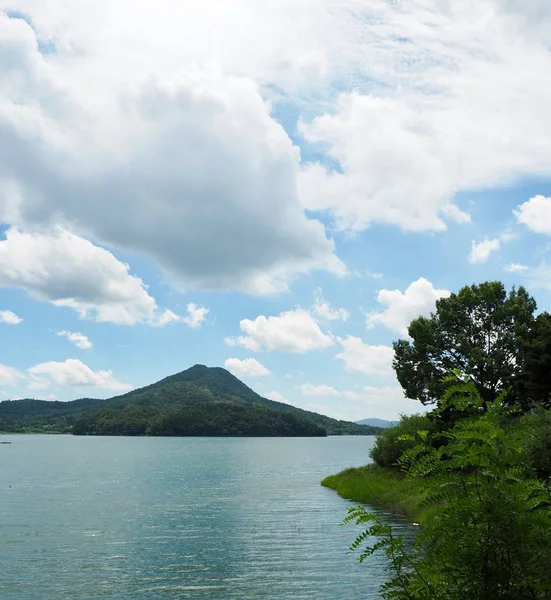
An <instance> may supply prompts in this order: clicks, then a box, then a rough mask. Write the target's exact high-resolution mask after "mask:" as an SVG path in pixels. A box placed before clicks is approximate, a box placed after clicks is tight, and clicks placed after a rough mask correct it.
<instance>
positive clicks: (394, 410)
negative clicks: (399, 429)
mask: <svg viewBox="0 0 551 600" xmlns="http://www.w3.org/2000/svg"><path fill="white" fill-rule="evenodd" d="M344 396H345V397H346V398H347V399H349V400H351V401H352V402H351V403H350V404H347V405H346V406H343V407H342V408H341V412H340V413H339V416H340V418H342V419H349V420H352V421H359V420H360V419H366V418H379V419H389V420H394V419H397V418H398V417H399V416H400V414H402V413H403V414H412V413H420V412H425V411H426V410H427V409H426V408H425V407H423V405H422V404H421V403H420V402H419V401H418V400H410V399H409V398H405V397H404V392H403V390H402V388H401V387H400V386H399V385H388V386H381V387H377V386H365V387H363V388H362V389H361V390H359V391H346V392H344Z"/></svg>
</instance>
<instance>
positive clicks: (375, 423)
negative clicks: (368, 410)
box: [356, 418, 398, 429]
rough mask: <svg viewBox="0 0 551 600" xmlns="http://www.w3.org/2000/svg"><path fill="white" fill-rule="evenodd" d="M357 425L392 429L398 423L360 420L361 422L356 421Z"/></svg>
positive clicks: (380, 420)
mask: <svg viewBox="0 0 551 600" xmlns="http://www.w3.org/2000/svg"><path fill="white" fill-rule="evenodd" d="M356 423H358V425H371V426H372V427H381V428H382V429H388V428H389V427H394V425H398V421H387V420H386V419H376V418H372V419H362V420H361V421H356Z"/></svg>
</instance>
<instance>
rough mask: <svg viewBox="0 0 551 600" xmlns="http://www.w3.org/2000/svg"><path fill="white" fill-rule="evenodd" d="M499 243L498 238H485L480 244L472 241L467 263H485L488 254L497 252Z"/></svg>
mask: <svg viewBox="0 0 551 600" xmlns="http://www.w3.org/2000/svg"><path fill="white" fill-rule="evenodd" d="M499 247H500V242H499V239H498V238H494V239H492V240H490V239H488V238H486V239H485V240H483V241H482V242H475V241H474V240H473V242H472V247H471V252H470V254H469V262H470V263H472V264H479V263H485V262H486V261H487V260H488V258H489V257H490V254H491V253H492V252H495V251H496V250H499Z"/></svg>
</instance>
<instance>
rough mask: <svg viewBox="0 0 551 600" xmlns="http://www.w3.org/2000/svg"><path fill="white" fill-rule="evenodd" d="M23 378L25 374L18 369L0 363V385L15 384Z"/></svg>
mask: <svg viewBox="0 0 551 600" xmlns="http://www.w3.org/2000/svg"><path fill="white" fill-rule="evenodd" d="M21 378H23V375H22V374H21V373H20V372H19V371H18V370H17V369H14V368H13V367H7V366H6V365H0V385H13V384H14V383H16V381H17V380H18V379H21Z"/></svg>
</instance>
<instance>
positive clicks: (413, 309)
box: [366, 277, 450, 335]
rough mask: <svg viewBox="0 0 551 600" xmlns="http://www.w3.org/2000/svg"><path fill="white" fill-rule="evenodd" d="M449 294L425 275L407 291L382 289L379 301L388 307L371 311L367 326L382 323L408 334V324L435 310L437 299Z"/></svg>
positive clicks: (402, 333)
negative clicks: (435, 285) (436, 286)
mask: <svg viewBox="0 0 551 600" xmlns="http://www.w3.org/2000/svg"><path fill="white" fill-rule="evenodd" d="M449 295H450V292H449V291H448V290H441V289H437V288H435V287H434V285H433V284H432V283H431V282H430V281H428V280H427V279H425V278H424V277H420V278H419V279H417V281H414V282H412V283H411V284H410V285H409V286H408V287H407V289H406V291H405V292H401V291H400V290H386V289H383V290H380V292H379V293H378V294H377V301H378V302H379V303H380V304H382V305H384V306H386V308H385V309H384V310H382V311H379V312H377V311H375V312H371V313H369V314H368V315H367V319H366V324H367V327H373V326H375V325H378V324H381V325H384V326H385V327H388V328H389V329H392V330H393V331H397V332H399V333H400V334H401V335H407V329H408V326H409V324H410V323H411V321H412V320H413V319H415V318H417V317H419V316H428V315H429V314H430V313H431V311H432V310H434V308H435V304H436V301H437V300H439V299H440V298H447V297H448V296H449Z"/></svg>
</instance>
